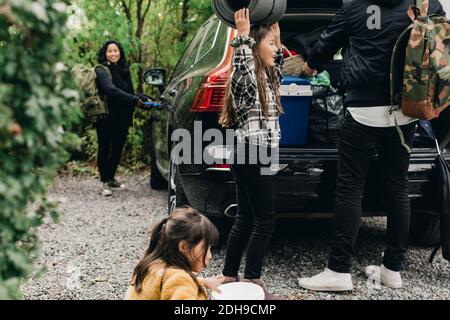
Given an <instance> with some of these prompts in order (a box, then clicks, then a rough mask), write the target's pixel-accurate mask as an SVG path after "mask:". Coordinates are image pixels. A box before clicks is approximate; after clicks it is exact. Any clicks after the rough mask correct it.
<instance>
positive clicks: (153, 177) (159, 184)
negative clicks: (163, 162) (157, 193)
mask: <svg viewBox="0 0 450 320" xmlns="http://www.w3.org/2000/svg"><path fill="white" fill-rule="evenodd" d="M150 157H151V160H150V187H151V188H152V189H154V190H164V189H166V188H167V181H166V179H164V176H163V175H162V174H161V172H159V170H158V167H157V166H156V152H155V147H154V146H152V147H151V151H150Z"/></svg>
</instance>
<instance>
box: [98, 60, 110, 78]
mask: <svg viewBox="0 0 450 320" xmlns="http://www.w3.org/2000/svg"><path fill="white" fill-rule="evenodd" d="M97 68H102V69H103V70H105V72H106V74H107V75H108V77H109V78H110V79H112V74H111V70H109V68H108V67H107V66H104V65H102V64H97V65H96V66H95V67H94V70H95V69H97Z"/></svg>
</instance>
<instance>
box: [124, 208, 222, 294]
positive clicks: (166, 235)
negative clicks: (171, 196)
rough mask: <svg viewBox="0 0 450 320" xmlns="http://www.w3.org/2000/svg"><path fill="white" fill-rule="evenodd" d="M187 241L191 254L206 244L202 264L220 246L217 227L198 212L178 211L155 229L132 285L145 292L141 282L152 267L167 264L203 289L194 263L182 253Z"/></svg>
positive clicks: (193, 210) (135, 271)
mask: <svg viewBox="0 0 450 320" xmlns="http://www.w3.org/2000/svg"><path fill="white" fill-rule="evenodd" d="M183 240H184V241H185V242H186V245H187V247H188V249H189V252H192V251H193V249H194V247H195V246H196V245H198V244H199V243H200V242H201V241H204V247H203V264H204V265H206V255H207V253H208V249H209V247H210V246H213V245H215V244H217V242H218V240H219V233H218V231H217V228H216V227H215V226H214V224H213V223H212V222H211V221H209V219H208V218H206V217H205V216H204V215H202V214H200V213H199V212H198V211H197V210H195V209H193V208H191V207H188V206H184V207H181V208H176V209H175V210H174V212H173V213H172V214H171V215H170V216H169V217H168V218H165V219H163V220H161V221H160V222H159V223H158V224H156V225H155V226H154V227H153V230H152V235H151V239H150V244H149V246H148V249H147V251H146V252H145V254H144V257H143V258H142V260H141V261H140V262H139V263H138V265H137V266H136V268H135V269H134V272H133V280H132V285H133V286H134V288H135V290H136V292H138V293H139V292H141V291H142V282H143V281H144V278H145V276H146V275H147V274H148V272H149V268H150V267H151V266H152V264H154V263H157V262H161V261H162V262H165V263H166V264H167V265H168V266H170V267H176V268H180V269H182V270H185V271H186V272H188V273H189V274H190V275H191V277H192V279H193V280H194V282H195V283H196V284H197V286H198V287H199V290H202V289H201V286H200V284H199V283H198V280H197V278H196V277H195V276H194V274H193V273H192V269H193V265H192V264H191V260H190V259H189V258H188V257H186V256H185V255H184V254H183V253H181V252H180V250H179V247H178V245H179V243H180V242H181V241H183Z"/></svg>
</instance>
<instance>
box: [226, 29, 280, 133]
mask: <svg viewBox="0 0 450 320" xmlns="http://www.w3.org/2000/svg"><path fill="white" fill-rule="evenodd" d="M271 32H272V28H271V27H270V26H268V25H265V24H261V25H255V26H253V27H252V28H251V29H250V34H249V35H250V37H252V38H253V39H254V40H255V42H256V45H255V47H254V50H252V51H253V58H254V60H255V74H256V82H257V85H258V94H259V101H260V103H261V106H262V110H263V115H264V117H265V118H266V120H267V119H268V118H269V103H268V101H267V100H268V99H267V91H266V87H267V81H266V77H265V75H267V77H268V79H269V81H270V82H271V84H272V87H273V88H274V91H275V92H274V93H275V102H276V109H277V115H278V116H279V115H280V114H282V113H283V107H282V106H281V99H280V92H279V85H280V84H279V83H276V82H277V77H276V73H275V68H274V67H264V64H263V61H262V58H261V56H260V54H259V50H258V49H259V46H260V44H261V43H262V42H263V40H264V39H265V38H266V37H267V35H268V34H269V33H271ZM219 124H220V125H221V126H222V127H224V128H229V127H232V126H233V125H235V124H236V112H235V110H234V107H233V97H232V95H231V79H229V81H228V82H227V87H226V89H225V104H224V107H223V108H222V112H221V113H220V115H219Z"/></svg>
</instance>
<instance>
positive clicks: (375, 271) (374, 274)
mask: <svg viewBox="0 0 450 320" xmlns="http://www.w3.org/2000/svg"><path fill="white" fill-rule="evenodd" d="M365 273H366V276H367V277H368V278H369V279H371V280H375V281H379V282H381V283H382V284H384V285H385V286H387V287H389V288H392V289H399V288H401V287H402V277H401V276H400V272H396V271H392V270H389V269H388V268H386V267H385V266H384V265H383V264H382V265H381V266H368V267H366V270H365Z"/></svg>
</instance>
